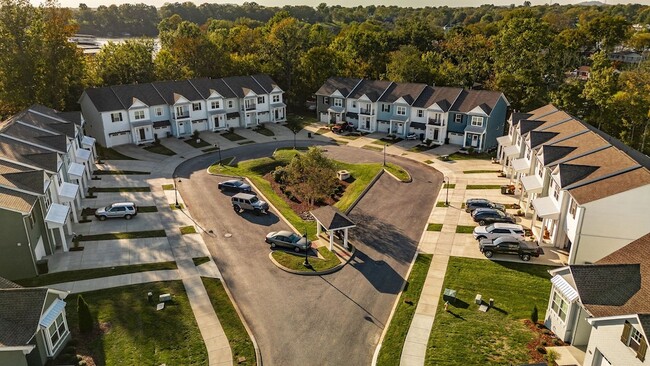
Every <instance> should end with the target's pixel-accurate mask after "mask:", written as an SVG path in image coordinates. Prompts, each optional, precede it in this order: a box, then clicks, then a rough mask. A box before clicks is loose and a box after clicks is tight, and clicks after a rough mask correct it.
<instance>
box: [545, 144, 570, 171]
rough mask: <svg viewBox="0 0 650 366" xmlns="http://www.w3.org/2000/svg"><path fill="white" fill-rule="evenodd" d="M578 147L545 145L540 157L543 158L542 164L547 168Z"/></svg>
mask: <svg viewBox="0 0 650 366" xmlns="http://www.w3.org/2000/svg"><path fill="white" fill-rule="evenodd" d="M575 149H576V147H574V146H555V145H544V146H542V148H541V150H540V153H539V155H540V156H541V157H542V164H543V165H544V166H547V165H548V164H550V163H552V162H554V161H556V160H558V159H560V158H562V157H564V156H566V155H567V154H569V153H570V152H572V151H573V150H575Z"/></svg>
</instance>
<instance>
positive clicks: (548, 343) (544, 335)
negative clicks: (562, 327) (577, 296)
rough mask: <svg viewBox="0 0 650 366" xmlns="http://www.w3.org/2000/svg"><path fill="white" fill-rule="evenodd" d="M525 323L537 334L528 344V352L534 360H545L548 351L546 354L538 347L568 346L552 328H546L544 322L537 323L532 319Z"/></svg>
mask: <svg viewBox="0 0 650 366" xmlns="http://www.w3.org/2000/svg"><path fill="white" fill-rule="evenodd" d="M523 322H524V325H525V326H526V327H528V329H530V331H531V332H533V333H534V334H535V338H534V339H533V340H532V341H531V342H530V343H528V344H527V345H526V348H528V354H529V355H530V359H531V360H532V361H534V362H545V361H546V359H545V358H544V357H546V352H544V354H542V353H540V352H539V351H538V350H537V347H539V346H542V347H556V346H566V343H564V342H562V340H561V339H559V338H558V337H557V336H556V335H555V334H553V332H551V330H550V329H548V328H546V326H544V324H541V323H537V325H535V324H533V322H532V321H531V320H530V319H526V320H524V321H523Z"/></svg>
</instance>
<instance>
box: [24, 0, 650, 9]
mask: <svg viewBox="0 0 650 366" xmlns="http://www.w3.org/2000/svg"><path fill="white" fill-rule="evenodd" d="M176 1H178V2H185V1H186V0H173V1H172V0H134V1H115V0H59V2H60V5H61V6H63V7H72V8H76V7H78V6H79V3H84V4H86V5H88V7H91V8H95V7H98V6H100V5H107V6H108V5H111V4H116V5H119V4H123V3H131V4H134V3H144V4H147V5H154V6H156V7H161V6H162V5H164V4H165V3H166V2H176ZM248 1H250V2H253V1H252V0H248ZM583 1H584V0H575V1H567V0H560V1H553V3H559V4H560V5H566V4H574V3H579V2H583ZM600 1H601V2H604V3H607V4H612V5H614V4H628V3H638V4H643V5H650V0H637V1H634V2H631V1H629V0H606V1H605V0H600ZM32 2H33V3H34V0H32ZM193 2H194V3H196V4H197V5H200V4H203V3H221V4H225V3H231V4H242V3H244V0H228V1H193ZM254 2H256V3H258V4H259V5H263V6H283V5H309V6H313V7H316V6H317V5H318V4H320V3H322V2H325V3H327V4H328V5H330V6H331V5H341V6H345V7H355V6H358V5H362V6H367V5H397V6H407V7H415V8H419V7H425V6H435V7H438V6H449V7H465V6H468V7H473V6H480V5H482V4H486V3H489V4H494V5H497V6H508V5H510V4H515V5H521V4H523V2H524V0H517V1H513V0H492V1H489V2H488V1H485V0H371V1H367V0H366V1H364V0H325V1H324V0H279V1H278V0H256V1H254ZM547 3H549V1H544V0H531V4H532V5H543V4H547Z"/></svg>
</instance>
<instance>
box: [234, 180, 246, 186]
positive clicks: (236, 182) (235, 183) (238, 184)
mask: <svg viewBox="0 0 650 366" xmlns="http://www.w3.org/2000/svg"><path fill="white" fill-rule="evenodd" d="M242 184H244V183H243V182H240V181H238V180H236V181H234V182H232V185H233V186H235V187H239V186H241V185H242Z"/></svg>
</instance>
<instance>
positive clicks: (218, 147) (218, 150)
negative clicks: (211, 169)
mask: <svg viewBox="0 0 650 366" xmlns="http://www.w3.org/2000/svg"><path fill="white" fill-rule="evenodd" d="M214 148H215V149H217V152H219V165H221V161H222V160H221V146H219V144H214Z"/></svg>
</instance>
